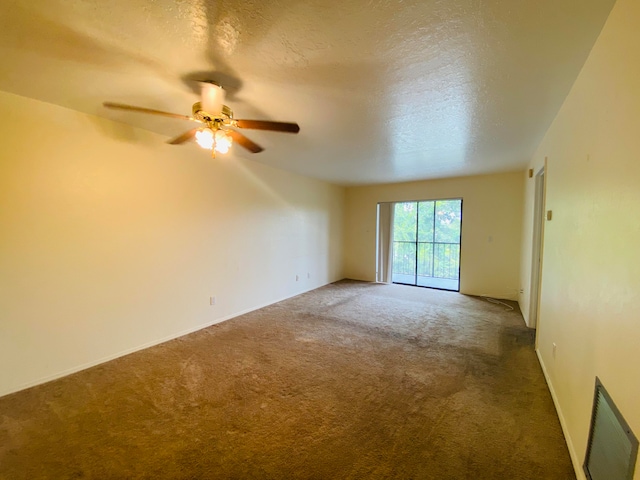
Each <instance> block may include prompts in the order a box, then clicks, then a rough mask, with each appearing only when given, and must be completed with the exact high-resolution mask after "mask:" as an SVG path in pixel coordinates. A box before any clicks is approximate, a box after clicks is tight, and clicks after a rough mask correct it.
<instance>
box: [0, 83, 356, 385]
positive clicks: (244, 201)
mask: <svg viewBox="0 0 640 480" xmlns="http://www.w3.org/2000/svg"><path fill="white" fill-rule="evenodd" d="M0 128H1V130H2V142H0V365H2V368H1V369H0V395H2V394H6V393H9V392H12V391H15V390H18V389H21V388H24V387H26V386H29V385H32V384H35V383H39V382H41V381H43V380H46V379H50V378H54V377H56V376H59V375H61V374H64V373H67V372H71V371H74V370H77V369H79V368H82V367H84V366H88V365H91V364H94V363H96V362H100V361H102V360H105V359H109V358H113V357H115V356H118V355H120V354H122V353H125V352H128V351H131V350H135V349H138V348H140V347H141V346H144V345H149V344H153V343H157V342H159V341H161V340H163V339H167V338H171V337H174V336H176V335H179V334H180V333H184V332H188V331H192V330H196V329H198V328H201V327H203V326H205V325H208V324H211V323H214V322H216V321H220V320H221V319H224V318H229V317H231V316H234V315H236V314H238V313H240V312H243V311H247V310H250V309H254V308H257V307H260V306H263V305H266V304H269V303H272V302H275V301H277V300H280V299H283V298H286V297H289V296H293V295H296V294H298V293H300V292H303V291H306V290H309V289H312V288H316V287H319V286H321V285H324V284H326V283H329V282H332V281H335V280H338V279H340V278H342V271H341V269H342V253H341V249H342V224H343V219H342V210H343V201H344V190H343V189H342V188H339V187H335V186H331V185H329V184H326V183H322V182H319V181H315V180H310V179H306V178H303V177H300V176H297V175H294V174H289V173H286V172H283V171H279V170H275V169H272V168H269V167H266V166H264V165H261V164H259V163H257V162H252V161H244V160H240V159H239V158H233V157H232V156H225V157H222V156H221V157H219V158H218V159H216V160H212V159H211V158H210V156H209V155H208V154H207V153H206V152H205V151H203V150H201V149H199V148H198V147H196V146H195V145H189V146H181V147H173V146H168V145H166V144H164V141H165V140H166V139H165V138H163V137H161V136H159V135H155V134H152V133H149V132H146V131H142V130H136V129H133V128H131V127H128V126H125V125H122V124H118V123H114V122H111V121H107V120H104V119H100V118H98V117H93V116H89V115H85V114H81V113H78V112H74V111H71V110H67V109H63V108H60V107H57V106H54V105H50V104H45V103H42V102H38V101H35V100H30V99H26V98H22V97H18V96H15V95H11V94H6V93H0ZM296 275H299V277H300V280H299V281H297V282H296V280H295V276H296ZM308 276H309V278H308ZM211 295H215V296H216V297H217V305H215V306H210V305H209V297H210V296H211Z"/></svg>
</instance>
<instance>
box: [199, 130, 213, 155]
mask: <svg viewBox="0 0 640 480" xmlns="http://www.w3.org/2000/svg"><path fill="white" fill-rule="evenodd" d="M196 142H197V144H198V145H200V146H201V147H202V148H204V149H205V150H211V149H212V148H213V145H214V143H215V136H214V133H213V130H211V129H210V128H203V129H202V130H200V131H198V132H196Z"/></svg>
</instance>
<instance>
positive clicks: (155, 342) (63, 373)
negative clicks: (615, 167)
mask: <svg viewBox="0 0 640 480" xmlns="http://www.w3.org/2000/svg"><path fill="white" fill-rule="evenodd" d="M336 281H338V280H336ZM331 283H334V282H328V283H325V284H324V285H320V286H317V287H312V288H308V289H306V290H302V291H300V292H296V293H294V294H293V295H289V296H286V297H283V298H280V299H277V300H274V301H270V302H267V303H265V304H262V305H258V306H255V307H251V308H247V309H246V310H242V311H240V312H235V313H232V314H231V315H227V316H225V317H220V318H216V319H215V320H212V321H211V322H207V323H204V324H201V325H198V326H196V327H192V328H189V329H186V330H182V331H180V332H178V333H175V334H171V335H168V336H166V337H163V338H161V339H159V340H153V341H151V342H147V343H144V344H142V345H140V346H137V347H133V348H129V349H127V350H123V351H120V352H118V353H114V354H113V355H107V356H106V357H103V358H100V359H98V360H95V361H92V362H87V363H84V364H81V365H78V366H76V367H72V368H69V369H67V370H63V371H61V372H58V373H54V374H52V375H47V376H45V377H42V378H39V379H38V380H35V381H32V382H26V383H24V384H22V385H19V386H18V387H16V388H12V389H9V390H7V391H3V392H0V397H4V396H5V395H11V394H12V393H16V392H20V391H22V390H26V389H28V388H31V387H35V386H37V385H42V384H44V383H47V382H52V381H53V380H57V379H59V378H62V377H66V376H67V375H72V374H74V373H77V372H81V371H82V370H86V369H88V368H92V367H95V366H97V365H101V364H103V363H107V362H110V361H111V360H115V359H116V358H120V357H124V356H126V355H130V354H132V353H135V352H139V351H141V350H144V349H146V348H151V347H154V346H156V345H160V344H161V343H165V342H169V341H171V340H175V339H176V338H180V337H184V336H185V335H189V334H191V333H195V332H197V331H199V330H202V329H205V328H208V327H211V326H213V325H216V324H218V323H222V322H225V321H227V320H231V319H232V318H236V317H239V316H241V315H245V314H247V313H250V312H254V311H256V310H260V309H261V308H264V307H268V306H269V305H273V304H274V303H278V302H282V301H284V300H288V299H289V298H293V297H297V296H298V295H302V294H303V293H307V292H310V291H312V290H315V289H317V288H322V287H324V286H326V285H329V284H331Z"/></svg>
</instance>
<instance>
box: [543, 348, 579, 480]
mask: <svg viewBox="0 0 640 480" xmlns="http://www.w3.org/2000/svg"><path fill="white" fill-rule="evenodd" d="M536 355H537V356H538V362H540V367H542V373H543V374H544V378H545V380H546V381H547V387H549V391H550V392H551V398H552V399H553V404H554V405H555V407H556V412H557V413H558V418H559V419H560V426H561V427H562V433H563V434H564V439H565V441H566V442H567V448H568V449H569V456H570V457H571V463H572V464H573V469H574V470H575V473H576V478H577V479H578V480H587V477H586V476H585V474H584V472H583V471H582V462H581V460H580V457H579V456H578V453H577V452H576V449H575V447H574V446H573V442H572V441H571V435H570V434H569V429H568V428H567V423H566V421H565V419H564V415H563V414H562V409H561V408H560V402H559V401H558V397H557V396H556V392H555V390H554V388H553V384H552V383H551V379H550V378H549V374H548V373H547V367H545V365H544V361H543V360H542V355H541V354H540V350H538V349H537V348H536Z"/></svg>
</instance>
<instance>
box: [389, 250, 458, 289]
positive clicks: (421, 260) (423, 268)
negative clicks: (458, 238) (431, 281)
mask: <svg viewBox="0 0 640 480" xmlns="http://www.w3.org/2000/svg"><path fill="white" fill-rule="evenodd" d="M416 248H417V255H416ZM393 274H394V275H395V274H398V275H410V276H413V277H416V276H418V277H433V278H444V279H451V280H459V277H460V244H459V243H444V242H417V243H416V242H401V241H394V242H393Z"/></svg>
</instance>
